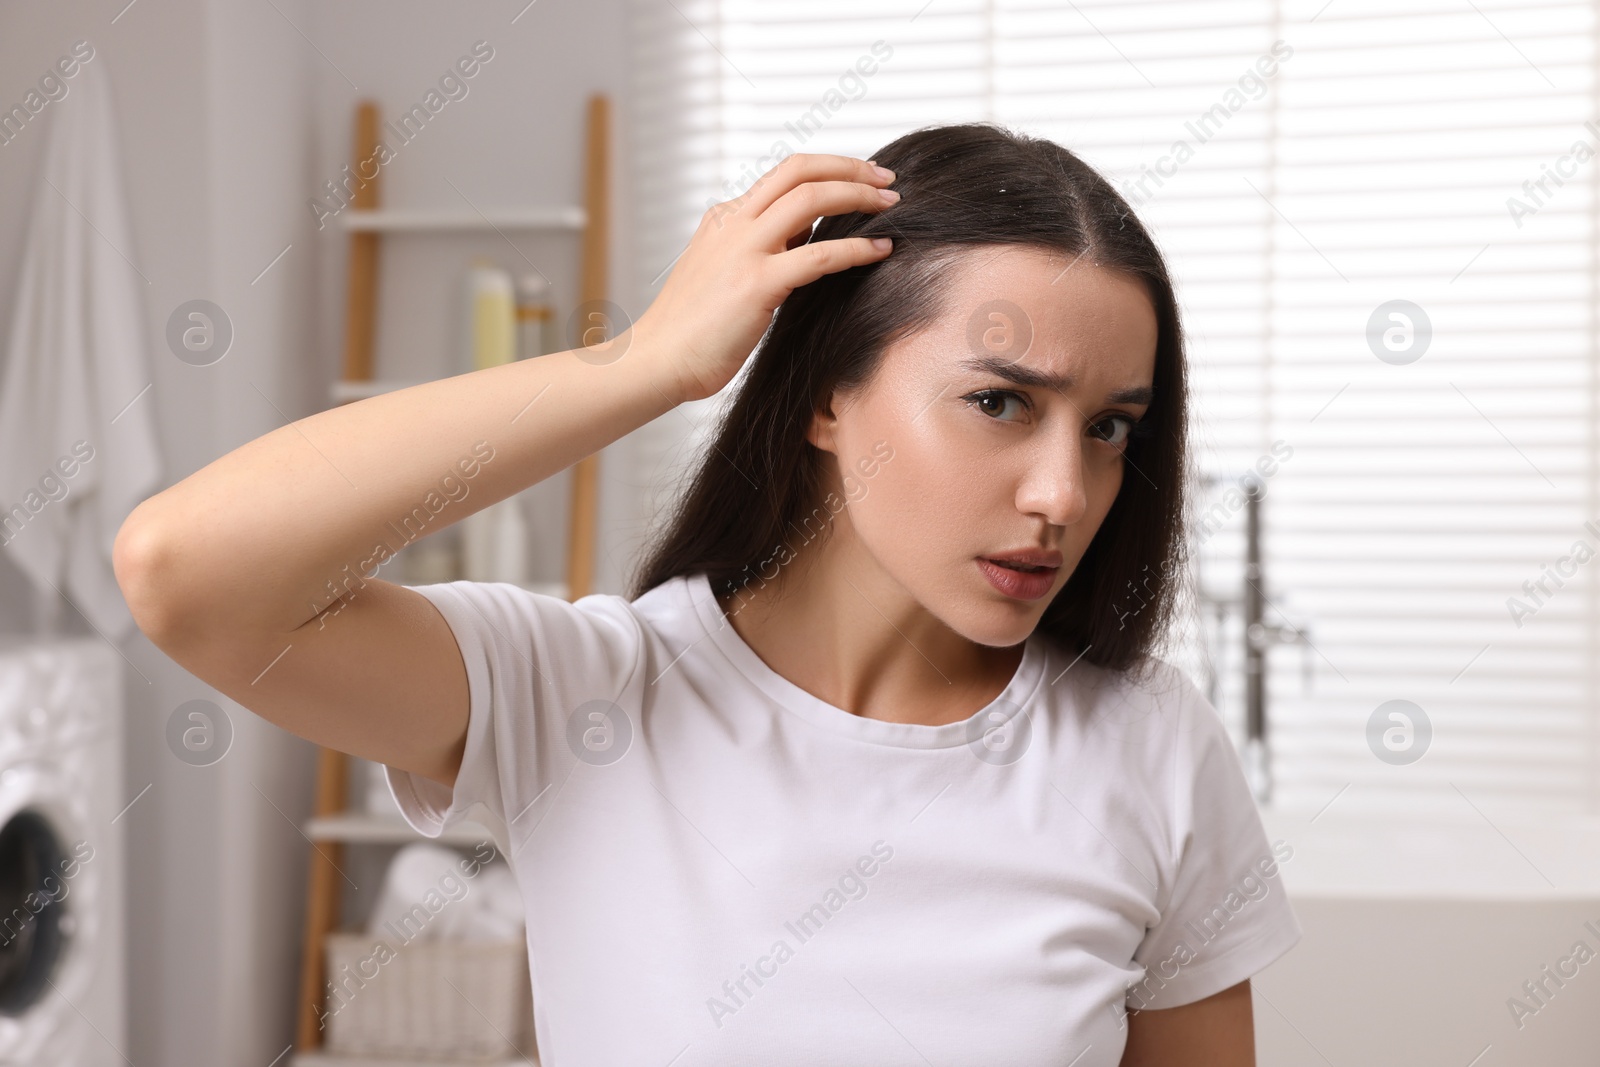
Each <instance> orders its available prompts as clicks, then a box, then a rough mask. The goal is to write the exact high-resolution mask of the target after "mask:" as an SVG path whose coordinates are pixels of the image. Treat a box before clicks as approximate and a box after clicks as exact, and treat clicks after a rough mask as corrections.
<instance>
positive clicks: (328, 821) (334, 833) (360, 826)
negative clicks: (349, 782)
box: [305, 811, 494, 845]
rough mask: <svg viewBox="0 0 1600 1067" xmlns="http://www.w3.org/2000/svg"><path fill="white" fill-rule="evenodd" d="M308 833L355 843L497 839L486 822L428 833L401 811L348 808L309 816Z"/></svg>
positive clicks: (449, 842) (456, 842)
mask: <svg viewBox="0 0 1600 1067" xmlns="http://www.w3.org/2000/svg"><path fill="white" fill-rule="evenodd" d="M305 832H306V836H307V837H309V838H311V839H312V840H313V841H344V842H347V843H354V844H380V845H404V844H409V843H411V842H413V841H434V842H437V843H438V844H441V845H475V844H477V843H478V842H480V841H493V840H494V836H493V835H492V834H490V833H489V828H488V827H486V826H484V825H483V824H482V823H476V822H471V821H468V822H463V823H458V824H457V825H455V826H452V827H449V828H448V829H446V830H445V831H444V833H442V834H440V835H439V836H438V837H424V836H423V835H421V834H419V833H417V832H416V831H415V830H413V829H412V828H411V827H410V826H409V825H408V824H407V823H406V821H405V820H404V819H402V818H401V817H400V816H399V815H376V814H373V813H371V812H365V811H344V812H340V813H339V814H337V815H322V816H317V817H315V818H312V819H308V820H307V821H306V824H305Z"/></svg>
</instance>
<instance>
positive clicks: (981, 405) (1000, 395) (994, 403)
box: [961, 389, 1027, 422]
mask: <svg viewBox="0 0 1600 1067" xmlns="http://www.w3.org/2000/svg"><path fill="white" fill-rule="evenodd" d="M961 399H962V400H965V401H966V402H967V403H968V404H969V405H971V406H973V407H976V408H977V409H978V410H979V411H981V412H983V413H984V414H985V415H988V416H990V417H991V418H993V419H995V420H996V421H999V422H1012V421H1015V420H1012V419H1005V418H1002V417H1001V414H1002V413H1004V412H1005V410H1006V406H1007V404H1008V403H1009V402H1011V401H1015V402H1016V404H1017V405H1018V408H1020V409H1021V410H1022V411H1026V410H1027V404H1025V403H1024V402H1023V399H1022V397H1021V396H1019V395H1018V394H1016V393H1013V392H1011V391H1010V390H1009V389H981V390H979V391H978V392H976V393H968V394H967V395H966V396H964V397H962V398H961Z"/></svg>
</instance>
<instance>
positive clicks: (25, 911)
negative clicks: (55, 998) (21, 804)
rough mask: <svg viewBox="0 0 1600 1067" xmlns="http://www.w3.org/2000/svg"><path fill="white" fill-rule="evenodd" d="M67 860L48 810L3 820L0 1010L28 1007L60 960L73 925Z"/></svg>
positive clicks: (0, 840)
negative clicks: (65, 881) (67, 890)
mask: <svg viewBox="0 0 1600 1067" xmlns="http://www.w3.org/2000/svg"><path fill="white" fill-rule="evenodd" d="M67 861H68V856H67V851H66V846H65V842H63V841H62V840H61V838H60V837H59V835H58V834H57V832H56V828H55V826H54V825H52V822H51V820H50V819H49V818H48V817H47V816H46V815H45V814H44V812H42V811H40V810H38V809H36V808H23V809H22V810H20V811H18V812H16V813H14V814H12V815H11V817H10V818H9V819H8V820H7V821H6V822H5V824H4V825H3V826H0V1015H13V1016H16V1015H22V1014H23V1013H24V1012H26V1011H27V1010H28V1009H29V1008H30V1007H32V1006H33V1005H34V1004H35V1003H36V1002H37V1001H39V1000H40V999H41V998H42V997H43V996H44V995H45V993H46V992H47V991H48V990H49V988H50V986H49V984H48V982H47V979H50V978H52V977H53V976H54V975H55V974H56V972H57V970H58V968H59V967H60V966H61V962H62V959H63V957H64V955H65V950H66V943H65V942H66V938H65V936H64V935H65V933H66V932H67V931H68V930H70V929H71V919H70V915H69V912H68V909H69V908H70V907H71V906H72V901H71V900H70V899H68V898H67V896H66V894H65V892H64V885H63V881H62V877H61V875H62V870H63V868H64V867H65V866H66V865H67Z"/></svg>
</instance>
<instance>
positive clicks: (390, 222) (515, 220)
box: [340, 207, 589, 233]
mask: <svg viewBox="0 0 1600 1067" xmlns="http://www.w3.org/2000/svg"><path fill="white" fill-rule="evenodd" d="M340 217H341V218H342V219H343V220H344V228H345V229H346V230H348V231H350V232H351V233H372V232H381V233H421V232H427V231H455V232H458V233H470V232H474V231H488V232H493V231H495V230H582V229H583V228H584V227H586V226H587V225H588V224H589V216H588V213H587V212H585V211H584V210H583V208H581V207H551V208H516V209H495V210H492V211H486V212H484V213H482V214H479V213H478V212H476V211H471V210H467V211H455V210H452V211H440V210H430V209H424V208H374V209H372V210H368V211H358V210H356V209H355V208H351V209H349V210H347V211H344V212H343V213H341V215H340Z"/></svg>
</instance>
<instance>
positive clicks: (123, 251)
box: [0, 57, 161, 641]
mask: <svg viewBox="0 0 1600 1067" xmlns="http://www.w3.org/2000/svg"><path fill="white" fill-rule="evenodd" d="M105 64H106V59H105V58H104V57H98V58H96V59H95V60H94V61H92V62H87V63H84V64H83V66H82V68H81V70H80V71H79V73H78V76H77V78H76V79H74V84H73V92H72V93H71V95H69V96H67V97H65V98H63V99H61V100H60V101H58V102H56V103H55V104H53V105H52V106H51V108H50V110H49V112H48V114H47V115H46V116H41V118H44V119H47V121H48V123H49V126H50V129H49V130H48V140H47V143H46V145H45V148H44V158H43V160H42V161H41V165H40V173H39V181H38V187H37V189H36V191H35V193H34V198H33V210H32V213H31V220H30V222H29V226H28V240H27V247H26V249H25V251H24V253H23V258H22V264H21V270H20V271H19V275H18V276H19V283H18V287H17V293H16V299H15V302H14V304H13V312H12V320H11V335H10V340H9V345H8V346H7V355H6V364H5V373H4V378H3V379H0V545H4V547H5V549H6V552H7V554H8V555H9V556H10V558H11V560H12V561H13V562H14V563H16V564H17V565H18V566H20V567H21V568H22V570H23V571H24V572H25V573H26V574H27V575H28V577H29V578H30V579H31V580H32V582H33V583H34V585H35V587H36V588H37V589H39V590H40V592H41V593H42V594H45V595H47V596H48V597H50V598H54V597H55V595H56V592H57V591H59V592H61V593H62V594H64V595H65V596H66V598H67V599H68V601H69V602H70V603H71V604H72V605H73V606H75V607H76V608H77V609H78V610H79V611H81V612H82V613H83V615H84V616H85V617H86V618H87V619H88V620H89V622H90V624H91V625H92V626H93V627H94V628H95V629H96V630H98V631H99V632H100V633H102V634H103V635H105V636H106V637H107V638H109V639H111V640H113V641H116V640H118V639H120V638H121V637H123V636H125V635H126V634H127V632H128V628H129V626H130V625H131V624H132V621H133V619H132V616H131V615H130V614H129V612H128V607H127V604H126V603H125V602H124V601H123V599H122V593H121V591H120V590H119V589H118V587H117V583H116V577H115V575H114V574H113V572H112V569H111V546H112V543H113V542H114V541H115V540H116V535H117V529H118V527H120V526H121V525H122V520H123V519H124V518H126V517H127V515H128V513H129V512H130V511H132V510H133V508H134V506H135V505H136V504H138V503H139V501H140V500H142V499H144V498H145V497H146V496H148V495H150V494H151V493H152V492H154V491H155V490H156V489H157V488H158V487H159V485H160V481H161V459H160V453H159V451H158V448H157V443H156V433H155V409H154V399H155V398H154V390H150V391H145V390H146V388H147V387H148V386H149V385H150V384H151V376H150V367H149V359H148V358H147V355H146V349H145V326H144V323H145V316H144V305H143V301H144V300H145V299H146V298H147V295H148V293H149V282H148V280H147V279H146V278H145V277H144V275H143V274H141V272H140V269H139V268H138V267H137V266H135V264H137V263H138V256H137V254H136V252H135V249H134V245H133V235H132V230H131V228H130V226H129V222H128V207H127V201H126V198H125V195H124V191H123V182H122V168H121V157H120V154H119V151H118V144H117V134H116V130H115V124H114V116H113V113H112V89H111V85H110V82H109V75H108V72H107V71H106V70H105ZM141 394H142V395H141ZM86 457H87V458H86Z"/></svg>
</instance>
